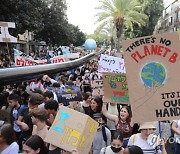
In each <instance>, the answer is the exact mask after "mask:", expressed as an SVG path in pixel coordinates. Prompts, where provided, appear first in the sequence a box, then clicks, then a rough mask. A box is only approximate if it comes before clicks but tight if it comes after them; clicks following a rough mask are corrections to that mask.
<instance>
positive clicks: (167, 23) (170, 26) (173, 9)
mask: <svg viewBox="0 0 180 154" xmlns="http://www.w3.org/2000/svg"><path fill="white" fill-rule="evenodd" d="M178 29H180V0H164V10H163V14H162V16H161V17H160V19H159V21H158V23H157V25H156V27H155V31H154V33H165V32H175V31H177V30H178Z"/></svg>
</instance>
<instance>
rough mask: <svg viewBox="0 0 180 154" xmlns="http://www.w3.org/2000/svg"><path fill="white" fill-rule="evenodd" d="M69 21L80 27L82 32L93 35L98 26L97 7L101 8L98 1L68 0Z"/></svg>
mask: <svg viewBox="0 0 180 154" xmlns="http://www.w3.org/2000/svg"><path fill="white" fill-rule="evenodd" d="M66 2H67V17H68V21H69V22H70V23H71V24H73V25H75V26H79V28H80V30H81V31H83V32H84V33H87V34H93V33H94V30H95V29H96V27H97V25H95V21H96V20H97V17H94V16H95V14H96V13H97V10H95V7H97V6H99V2H98V0H66Z"/></svg>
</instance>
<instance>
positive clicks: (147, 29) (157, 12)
mask: <svg viewBox="0 0 180 154" xmlns="http://www.w3.org/2000/svg"><path fill="white" fill-rule="evenodd" d="M139 2H140V3H142V4H143V7H142V9H143V12H144V13H145V14H146V15H147V16H148V17H149V20H148V21H147V22H146V25H144V26H142V27H138V25H137V24H135V23H134V24H133V30H132V29H126V30H125V37H126V38H135V37H143V36H147V35H152V34H153V31H154V28H155V25H156V24H157V21H158V19H159V17H160V16H161V15H162V11H163V0H158V1H157V0H139Z"/></svg>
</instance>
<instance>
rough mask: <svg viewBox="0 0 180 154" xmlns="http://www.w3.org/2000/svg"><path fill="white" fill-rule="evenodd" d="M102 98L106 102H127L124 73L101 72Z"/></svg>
mask: <svg viewBox="0 0 180 154" xmlns="http://www.w3.org/2000/svg"><path fill="white" fill-rule="evenodd" d="M103 87H104V98H105V100H106V101H107V102H111V103H118V104H129V95H128V85H127V80H126V74H124V73H121V74H117V73H116V74H115V73H109V72H104V73H103Z"/></svg>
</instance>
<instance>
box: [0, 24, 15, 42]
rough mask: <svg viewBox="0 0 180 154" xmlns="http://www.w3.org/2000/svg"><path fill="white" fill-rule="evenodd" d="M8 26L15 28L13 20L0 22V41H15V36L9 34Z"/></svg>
mask: <svg viewBox="0 0 180 154" xmlns="http://www.w3.org/2000/svg"><path fill="white" fill-rule="evenodd" d="M8 28H15V23H14V22H0V31H1V32H0V42H15V43H16V42H17V38H16V37H14V36H11V35H10V34H9V31H8Z"/></svg>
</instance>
